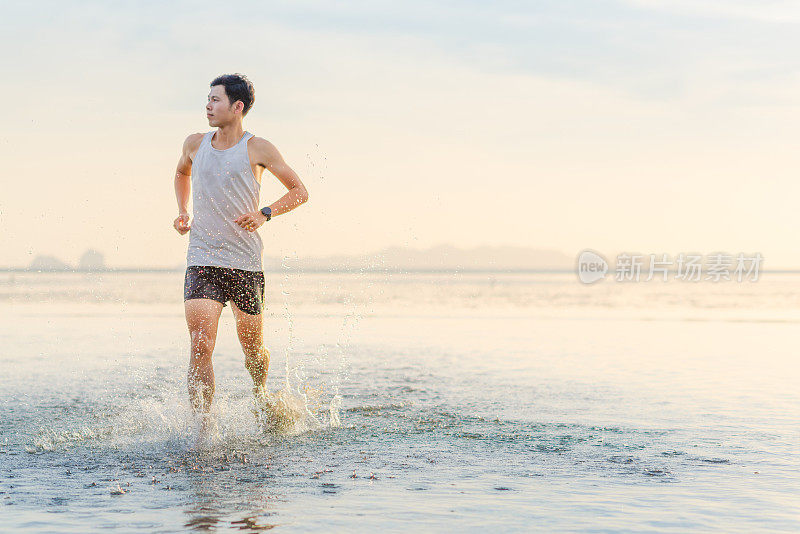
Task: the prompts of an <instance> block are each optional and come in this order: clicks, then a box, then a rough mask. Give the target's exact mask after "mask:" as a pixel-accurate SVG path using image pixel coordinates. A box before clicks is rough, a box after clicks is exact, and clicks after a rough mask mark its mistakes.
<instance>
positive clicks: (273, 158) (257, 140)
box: [247, 135, 283, 167]
mask: <svg viewBox="0 0 800 534" xmlns="http://www.w3.org/2000/svg"><path fill="white" fill-rule="evenodd" d="M247 146H248V148H249V149H250V151H251V153H252V154H253V155H254V156H255V157H256V158H257V161H258V164H259V165H263V166H264V167H269V166H270V165H271V164H275V163H278V162H280V161H283V158H282V157H281V154H280V152H278V149H277V148H276V147H275V145H273V144H272V143H270V142H269V141H267V140H266V139H264V138H263V137H258V136H255V135H254V136H253V137H251V138H250V139H249V140H248V141H247Z"/></svg>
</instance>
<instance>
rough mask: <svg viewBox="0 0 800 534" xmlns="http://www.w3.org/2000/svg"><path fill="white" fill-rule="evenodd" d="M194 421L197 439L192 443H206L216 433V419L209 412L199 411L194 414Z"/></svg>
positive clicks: (200, 444) (201, 444)
mask: <svg viewBox="0 0 800 534" xmlns="http://www.w3.org/2000/svg"><path fill="white" fill-rule="evenodd" d="M195 422H196V427H197V439H196V440H195V443H194V445H195V447H203V446H205V445H208V444H209V443H210V442H211V440H212V438H213V437H214V435H216V433H217V421H216V419H215V418H214V416H213V415H212V414H211V413H209V412H200V413H198V414H196V415H195Z"/></svg>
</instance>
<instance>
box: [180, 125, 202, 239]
mask: <svg viewBox="0 0 800 534" xmlns="http://www.w3.org/2000/svg"><path fill="white" fill-rule="evenodd" d="M202 137H203V134H192V135H190V136H189V137H187V138H186V140H185V141H184V142H183V149H182V150H181V157H180V159H179V160H178V167H177V169H176V170H175V198H176V200H177V201H178V217H177V218H176V219H175V222H174V223H173V226H174V227H175V229H176V230H177V231H178V233H179V234H181V235H183V234H185V233H186V232H188V231H189V230H190V228H191V225H190V224H189V197H190V196H191V194H192V154H193V153H194V152H195V150H196V149H197V145H198V141H199V140H202Z"/></svg>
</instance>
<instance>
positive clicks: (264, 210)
mask: <svg viewBox="0 0 800 534" xmlns="http://www.w3.org/2000/svg"><path fill="white" fill-rule="evenodd" d="M261 213H262V214H263V215H264V217H266V218H267V220H270V219H271V218H272V210H271V209H270V208H269V206H267V207H266V208H261Z"/></svg>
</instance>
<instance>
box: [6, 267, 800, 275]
mask: <svg viewBox="0 0 800 534" xmlns="http://www.w3.org/2000/svg"><path fill="white" fill-rule="evenodd" d="M184 270H185V267H181V268H174V267H143V268H139V267H118V268H106V269H28V268H25V267H0V272H4V273H26V274H28V273H30V274H56V273H58V274H103V273H109V274H115V273H182V272H184ZM287 271H293V272H305V273H360V272H365V273H396V274H411V273H508V274H515V273H519V274H523V273H542V274H544V273H552V274H559V273H569V274H572V273H574V272H575V270H574V269H535V268H530V269H518V268H509V269H498V268H495V269H480V268H479V269H462V268H439V269H433V268H431V269H422V268H415V269H404V268H399V267H397V268H368V267H365V268H335V267H331V268H328V269H323V268H319V267H314V268H302V267H287V268H284V269H279V270H276V269H264V272H265V273H284V272H287ZM668 272H671V273H675V272H677V271H668ZM797 273H800V269H762V270H759V274H797Z"/></svg>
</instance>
